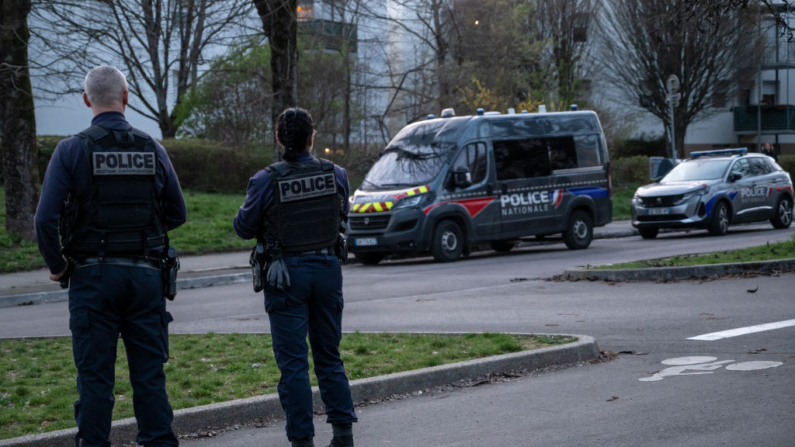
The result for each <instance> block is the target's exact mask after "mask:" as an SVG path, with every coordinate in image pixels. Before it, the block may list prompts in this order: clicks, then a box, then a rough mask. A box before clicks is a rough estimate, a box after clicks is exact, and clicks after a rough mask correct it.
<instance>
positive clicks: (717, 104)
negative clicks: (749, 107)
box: [712, 81, 729, 109]
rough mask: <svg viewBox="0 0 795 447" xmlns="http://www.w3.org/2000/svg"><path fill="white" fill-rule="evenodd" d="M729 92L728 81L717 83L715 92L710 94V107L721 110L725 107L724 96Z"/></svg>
mask: <svg viewBox="0 0 795 447" xmlns="http://www.w3.org/2000/svg"><path fill="white" fill-rule="evenodd" d="M728 91H729V82H728V81H718V82H717V84H716V85H715V90H714V91H713V92H712V107H713V108H716V109H723V108H725V107H726V95H727V94H728Z"/></svg>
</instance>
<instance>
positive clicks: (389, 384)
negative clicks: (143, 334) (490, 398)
mask: <svg viewBox="0 0 795 447" xmlns="http://www.w3.org/2000/svg"><path fill="white" fill-rule="evenodd" d="M450 335H460V334H450ZM515 335H545V334H515ZM556 335H561V334H556ZM564 335H565V334H564ZM568 336H572V337H576V338H577V339H578V340H577V341H576V342H574V343H569V344H566V345H561V346H551V347H548V348H541V349H534V350H532V351H523V352H517V353H513V354H504V355H498V356H493V357H486V358H482V359H477V360H470V361H466V362H459V363H452V364H449V365H441V366H434V367H432V368H423V369H417V370H413V371H405V372H401V373H396V374H388V375H385V376H379V377H371V378H368V379H359V380H354V381H351V382H350V385H351V396H352V397H353V401H354V402H361V401H364V400H377V399H381V398H384V397H387V396H391V395H394V394H405V393H411V392H416V391H418V390H423V389H427V388H433V387H437V386H442V385H447V384H450V383H455V382H458V381H460V380H465V379H473V378H476V377H481V376H486V375H488V374H497V373H508V372H511V371H518V370H535V369H542V368H546V367H549V366H553V365H558V364H565V363H573V362H579V361H587V360H593V359H596V358H598V356H599V348H598V346H597V344H596V340H595V339H594V338H593V337H590V336H587V335H568ZM312 392H313V401H314V408H315V410H316V411H318V410H322V409H323V403H322V401H321V400H320V393H319V391H318V389H317V387H313V388H312ZM283 417H284V411H283V410H282V406H281V404H280V403H279V397H278V395H277V394H268V395H265V396H257V397H250V398H246V399H238V400H233V401H229V402H222V403H218V404H211V405H204V406H201V407H194V408H186V409H183V410H177V411H175V412H174V423H173V424H172V427H173V429H174V432H175V433H177V434H187V433H193V432H196V431H199V430H200V429H203V428H206V427H220V426H224V425H234V424H241V423H246V422H251V421H254V420H255V419H262V420H265V419H281V418H283ZM137 430H138V428H137V425H136V422H135V419H134V418H129V419H122V420H120V421H115V422H113V425H112V429H111V443H112V444H113V445H117V444H125V443H129V442H130V441H132V440H134V439H135V436H136V434H137ZM76 434H77V429H76V428H71V429H66V430H59V431H54V432H50V433H43V434H39V435H28V436H22V437H19V438H12V439H6V440H0V447H23V446H24V447H61V446H66V445H70V444H73V443H74V437H75V435H76Z"/></svg>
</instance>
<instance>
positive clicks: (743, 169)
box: [732, 158, 751, 178]
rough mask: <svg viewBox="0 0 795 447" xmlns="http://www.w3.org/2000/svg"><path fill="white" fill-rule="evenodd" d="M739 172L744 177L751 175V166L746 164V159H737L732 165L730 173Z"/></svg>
mask: <svg viewBox="0 0 795 447" xmlns="http://www.w3.org/2000/svg"><path fill="white" fill-rule="evenodd" d="M734 172H736V173H739V174H742V176H743V177H744V178H748V177H751V166H750V165H749V164H748V161H747V160H746V159H744V158H741V159H739V160H737V161H736V162H735V163H734V166H732V173H734Z"/></svg>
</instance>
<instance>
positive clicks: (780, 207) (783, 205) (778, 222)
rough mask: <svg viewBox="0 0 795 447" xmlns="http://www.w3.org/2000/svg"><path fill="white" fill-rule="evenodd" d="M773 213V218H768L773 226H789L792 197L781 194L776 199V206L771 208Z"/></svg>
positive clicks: (777, 227)
mask: <svg viewBox="0 0 795 447" xmlns="http://www.w3.org/2000/svg"><path fill="white" fill-rule="evenodd" d="M773 212H774V213H775V214H774V215H773V218H772V219H770V223H771V224H773V228H776V229H779V230H783V229H785V228H789V226H790V225H791V224H792V199H790V198H789V197H787V196H782V197H781V198H780V199H778V204H777V205H776V208H775V209H774V210H773Z"/></svg>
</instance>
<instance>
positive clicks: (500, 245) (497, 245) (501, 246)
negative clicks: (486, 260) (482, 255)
mask: <svg viewBox="0 0 795 447" xmlns="http://www.w3.org/2000/svg"><path fill="white" fill-rule="evenodd" d="M490 245H491V249H492V250H494V251H498V252H500V253H508V252H509V251H511V250H513V247H515V246H516V242H514V241H494V242H492V243H491V244H490Z"/></svg>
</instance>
